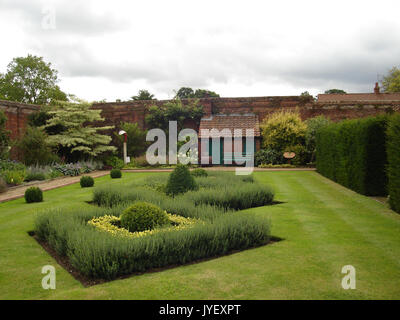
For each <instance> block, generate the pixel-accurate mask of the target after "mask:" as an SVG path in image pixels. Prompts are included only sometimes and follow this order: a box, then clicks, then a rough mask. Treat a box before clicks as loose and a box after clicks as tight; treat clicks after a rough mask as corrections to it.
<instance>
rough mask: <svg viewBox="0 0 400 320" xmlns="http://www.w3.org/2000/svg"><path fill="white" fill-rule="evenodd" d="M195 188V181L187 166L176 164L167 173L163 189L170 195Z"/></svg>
mask: <svg viewBox="0 0 400 320" xmlns="http://www.w3.org/2000/svg"><path fill="white" fill-rule="evenodd" d="M197 188H198V186H197V184H196V181H195V180H194V178H193V176H192V175H191V174H190V171H189V169H188V167H187V166H185V165H183V164H178V165H177V166H176V168H175V169H174V171H173V172H171V174H170V175H169V178H168V182H167V186H166V189H165V191H166V193H167V194H168V195H170V196H176V195H178V194H180V193H185V192H187V191H189V190H196V189H197Z"/></svg>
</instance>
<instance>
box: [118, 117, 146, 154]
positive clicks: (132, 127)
mask: <svg viewBox="0 0 400 320" xmlns="http://www.w3.org/2000/svg"><path fill="white" fill-rule="evenodd" d="M120 128H121V129H122V130H124V131H125V132H126V133H127V135H128V141H127V149H128V150H127V151H128V156H130V157H138V156H140V155H142V154H143V153H144V151H146V148H147V146H148V142H147V141H146V131H144V130H142V129H140V127H139V125H138V124H137V123H130V122H122V123H121V124H120ZM115 136H116V139H117V146H118V150H120V151H121V153H122V150H123V149H122V148H123V143H124V136H120V135H119V134H118V133H117V132H116V133H115Z"/></svg>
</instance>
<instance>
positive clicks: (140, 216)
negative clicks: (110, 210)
mask: <svg viewBox="0 0 400 320" xmlns="http://www.w3.org/2000/svg"><path fill="white" fill-rule="evenodd" d="M168 223H169V219H168V216H167V213H166V212H165V211H163V210H162V209H161V208H160V207H158V206H156V205H154V204H152V203H148V202H143V201H141V202H137V203H135V204H134V205H132V206H130V207H128V208H127V209H125V211H124V212H123V213H122V215H121V226H122V227H123V228H125V229H128V230H129V231H130V232H140V231H145V230H152V229H154V228H155V227H157V226H163V225H166V224H168Z"/></svg>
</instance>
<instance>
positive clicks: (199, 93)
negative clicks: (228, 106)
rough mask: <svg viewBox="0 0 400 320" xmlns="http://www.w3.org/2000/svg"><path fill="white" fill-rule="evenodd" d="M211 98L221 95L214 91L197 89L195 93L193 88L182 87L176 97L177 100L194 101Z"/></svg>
mask: <svg viewBox="0 0 400 320" xmlns="http://www.w3.org/2000/svg"><path fill="white" fill-rule="evenodd" d="M209 97H217V98H218V97H219V94H217V93H215V92H214V91H210V90H204V89H196V91H194V90H193V89H192V88H189V87H182V88H180V89H179V90H178V91H177V92H176V95H175V98H178V99H193V98H198V99H201V98H209Z"/></svg>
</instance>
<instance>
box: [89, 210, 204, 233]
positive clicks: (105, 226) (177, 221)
mask: <svg viewBox="0 0 400 320" xmlns="http://www.w3.org/2000/svg"><path fill="white" fill-rule="evenodd" d="M167 216H168V219H169V220H170V222H171V225H170V226H168V227H162V228H155V229H152V230H144V231H140V232H130V231H129V230H128V229H125V228H122V227H119V226H118V225H119V224H120V222H121V219H120V217H117V216H112V215H105V216H102V217H98V218H93V219H91V220H89V221H88V224H89V225H91V226H93V227H95V228H96V229H98V230H100V231H104V232H108V233H110V234H111V235H113V236H120V237H127V238H139V237H144V236H148V235H151V234H155V233H158V232H160V231H178V230H182V229H185V228H188V227H191V226H193V225H194V224H195V223H200V222H201V221H200V220H198V219H193V218H185V217H182V216H178V215H175V214H170V213H167Z"/></svg>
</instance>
